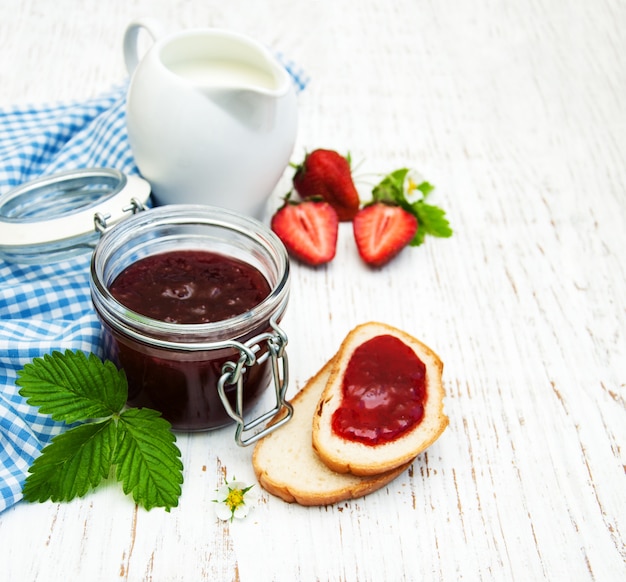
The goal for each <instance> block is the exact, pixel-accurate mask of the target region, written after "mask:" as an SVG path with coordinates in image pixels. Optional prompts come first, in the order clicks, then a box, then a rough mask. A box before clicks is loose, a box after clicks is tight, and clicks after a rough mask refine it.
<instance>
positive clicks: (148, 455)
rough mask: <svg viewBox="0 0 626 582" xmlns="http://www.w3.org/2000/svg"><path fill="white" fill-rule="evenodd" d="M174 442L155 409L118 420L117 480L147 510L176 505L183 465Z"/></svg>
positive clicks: (130, 413) (133, 411) (129, 413)
mask: <svg viewBox="0 0 626 582" xmlns="http://www.w3.org/2000/svg"><path fill="white" fill-rule="evenodd" d="M175 441H176V437H175V436H174V434H173V433H172V431H171V426H170V423H169V422H167V421H166V420H165V419H164V418H162V417H161V415H160V413H159V412H157V411H155V410H150V409H148V408H141V409H139V408H131V409H128V410H125V411H124V412H122V414H121V415H120V417H119V423H118V441H117V450H116V453H115V458H114V459H113V462H114V463H116V464H117V471H116V476H117V480H118V481H121V482H122V487H123V489H124V493H126V494H128V493H132V495H133V499H134V500H135V502H136V503H138V504H139V505H142V506H143V507H145V508H146V509H148V510H149V509H152V508H153V507H164V508H165V509H166V511H169V510H170V509H171V508H172V507H176V506H177V505H178V498H179V497H180V494H181V487H180V485H181V484H182V482H183V476H182V468H183V464H182V462H181V460H180V451H179V450H178V447H177V446H176V445H175V444H174V442H175Z"/></svg>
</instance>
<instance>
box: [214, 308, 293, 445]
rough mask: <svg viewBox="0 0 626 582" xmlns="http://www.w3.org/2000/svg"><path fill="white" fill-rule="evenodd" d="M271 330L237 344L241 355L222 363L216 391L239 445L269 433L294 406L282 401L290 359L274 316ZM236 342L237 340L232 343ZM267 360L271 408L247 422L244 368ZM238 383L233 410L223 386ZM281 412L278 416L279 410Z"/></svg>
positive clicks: (282, 420) (282, 422) (291, 412)
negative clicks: (233, 423) (262, 351)
mask: <svg viewBox="0 0 626 582" xmlns="http://www.w3.org/2000/svg"><path fill="white" fill-rule="evenodd" d="M270 325H271V327H272V329H273V333H269V332H268V333H263V334H260V335H258V336H256V337H254V338H252V339H250V340H249V341H247V342H246V343H245V344H241V343H239V344H238V345H237V346H236V347H237V348H238V350H239V352H240V358H239V360H238V361H237V362H232V361H228V362H226V363H225V364H224V365H223V366H222V375H221V376H220V379H219V381H218V383H217V390H218V393H219V395H220V399H221V400H222V404H223V405H224V409H225V410H226V412H227V413H228V415H229V416H230V417H231V418H232V419H233V420H234V421H235V422H236V423H237V427H236V429H235V440H236V442H237V444H238V445H239V446H242V447H245V446H248V445H251V444H253V443H255V442H256V441H258V440H259V439H261V438H263V437H264V436H266V435H268V434H270V433H271V432H273V431H274V430H276V429H277V428H279V427H280V426H282V425H283V424H285V423H286V422H288V421H289V420H290V419H291V417H292V416H293V407H292V406H291V404H290V403H289V402H288V401H287V400H285V394H286V393H287V387H288V385H289V362H288V359H287V352H286V351H285V347H286V345H287V341H288V340H287V335H286V334H285V332H284V331H283V330H282V329H281V328H280V327H279V326H278V324H277V323H276V321H275V320H274V318H272V319H271V320H270ZM263 342H266V343H267V351H266V352H264V353H262V355H261V356H260V357H259V358H257V356H256V354H257V353H258V352H259V351H260V350H261V344H262V343H263ZM234 343H237V342H234ZM268 358H269V359H270V364H271V369H272V384H273V386H274V401H275V404H274V407H273V408H272V409H271V410H268V411H267V412H264V413H262V414H261V415H260V416H258V417H257V418H254V419H252V420H250V421H249V422H247V423H246V421H245V419H244V416H243V379H244V375H245V372H246V368H248V367H251V366H254V365H255V364H262V363H263V362H265V361H266V360H267V359H268ZM233 385H236V386H237V392H236V395H235V409H234V410H233V407H232V405H231V403H230V401H229V400H228V397H227V395H226V386H233ZM281 412H282V413H283V414H282V415H281V416H278V415H279V413H281ZM270 419H275V421H274V422H273V423H271V424H267V425H266V426H265V427H264V428H262V429H261V430H259V431H256V432H253V433H252V435H251V436H249V437H247V438H244V437H245V434H246V433H247V432H248V431H252V429H254V428H256V427H257V426H259V425H260V424H262V423H264V422H267V421H269V420H270Z"/></svg>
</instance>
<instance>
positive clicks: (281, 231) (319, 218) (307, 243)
mask: <svg viewBox="0 0 626 582" xmlns="http://www.w3.org/2000/svg"><path fill="white" fill-rule="evenodd" d="M271 227H272V230H273V231H274V232H275V233H276V234H277V235H278V238H280V240H282V241H283V244H284V245H285V247H286V248H287V251H288V252H289V254H291V255H292V256H294V257H295V258H297V259H299V260H301V261H302V262H304V263H307V264H309V265H323V264H324V263H328V262H329V261H331V260H332V259H333V258H334V257H335V251H336V248H337V233H338V230H339V220H338V218H337V213H336V212H335V210H334V208H333V207H332V206H331V205H330V204H328V202H324V201H313V200H305V201H304V202H299V203H294V202H291V201H290V200H289V199H287V200H286V201H285V204H284V205H283V206H282V207H281V208H279V209H278V211H277V212H276V213H275V214H274V216H273V217H272V222H271Z"/></svg>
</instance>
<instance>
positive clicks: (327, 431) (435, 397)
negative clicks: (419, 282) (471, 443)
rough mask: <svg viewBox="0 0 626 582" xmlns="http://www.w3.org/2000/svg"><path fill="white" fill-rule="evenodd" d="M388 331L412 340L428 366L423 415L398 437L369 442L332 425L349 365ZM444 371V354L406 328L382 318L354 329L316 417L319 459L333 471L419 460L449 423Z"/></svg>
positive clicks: (376, 470)
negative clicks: (363, 347)
mask: <svg viewBox="0 0 626 582" xmlns="http://www.w3.org/2000/svg"><path fill="white" fill-rule="evenodd" d="M387 334H389V335H393V336H395V337H397V338H398V339H400V340H401V341H402V342H404V343H405V344H406V345H408V346H409V347H410V348H411V349H412V350H413V351H414V352H415V354H416V355H417V356H418V357H419V359H420V360H421V361H422V362H424V364H425V365H426V400H425V405H424V417H423V420H422V421H421V422H420V423H419V424H418V425H417V426H416V427H415V428H413V429H412V430H410V431H409V432H407V433H405V434H404V435H402V436H401V437H399V438H398V439H395V440H393V441H390V442H387V443H383V444H376V445H368V444H364V443H361V442H356V441H351V440H347V439H344V438H342V437H341V436H339V435H337V434H336V433H335V432H334V431H333V430H332V428H331V419H332V416H333V413H334V412H335V410H337V409H338V408H339V407H340V406H341V400H342V383H343V378H344V374H345V370H346V366H347V364H348V362H349V361H350V358H351V357H352V355H353V353H354V351H355V350H356V348H357V347H358V346H360V345H361V344H363V343H364V342H366V341H368V340H370V339H372V338H374V337H377V336H380V335H387ZM442 373H443V363H442V361H441V359H440V358H439V356H438V355H437V354H436V353H435V352H434V351H433V350H431V349H430V348H429V347H428V346H427V345H426V344H424V343H422V342H421V341H419V340H417V339H416V338H414V337H412V336H411V335H409V334H407V333H406V332H404V331H402V330H399V329H397V328H394V327H392V326H389V325H387V324H384V323H378V322H368V323H364V324H362V325H359V326H357V327H356V328H354V329H353V330H352V331H351V332H350V333H349V334H348V335H347V336H346V338H345V340H344V341H343V343H342V344H341V347H340V348H339V352H338V353H337V355H336V357H335V358H334V359H333V365H332V369H331V373H330V377H329V380H328V382H327V384H326V388H325V389H324V392H323V394H322V396H321V398H320V401H319V403H318V407H317V408H316V411H315V415H314V418H313V427H312V443H313V448H314V449H315V451H316V452H317V454H318V456H319V458H320V459H321V460H322V462H323V463H324V464H325V465H326V466H327V467H329V468H330V469H331V470H333V471H336V472H339V473H351V474H353V475H357V476H368V475H377V474H381V473H384V472H387V471H392V470H394V469H395V468H397V467H400V466H402V465H404V464H405V463H407V462H408V461H409V460H411V459H414V458H415V457H416V456H417V455H419V454H420V453H421V452H422V451H424V450H425V449H426V448H427V447H429V446H430V445H431V444H432V443H434V442H435V441H436V440H437V439H438V438H439V436H440V435H441V434H442V433H443V431H444V430H445V429H446V427H447V426H448V417H447V416H446V415H445V414H444V409H443V399H444V389H443V384H442Z"/></svg>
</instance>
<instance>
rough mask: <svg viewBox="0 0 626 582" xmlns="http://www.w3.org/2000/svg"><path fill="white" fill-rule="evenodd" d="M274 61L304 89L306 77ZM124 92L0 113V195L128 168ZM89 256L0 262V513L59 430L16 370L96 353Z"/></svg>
mask: <svg viewBox="0 0 626 582" xmlns="http://www.w3.org/2000/svg"><path fill="white" fill-rule="evenodd" d="M278 58H279V60H280V61H281V62H282V63H283V65H284V66H285V68H286V69H287V70H288V72H289V73H290V74H291V76H292V78H293V81H294V84H295V86H296V89H297V90H298V91H301V90H303V89H304V88H305V86H306V84H307V82H308V79H307V77H306V76H305V74H304V73H303V72H302V71H301V70H300V69H299V68H298V67H297V66H296V65H295V64H294V63H293V62H291V61H288V60H287V59H285V58H284V57H283V56H282V55H278ZM126 89H127V85H126V84H123V85H120V86H119V87H115V88H113V89H112V90H111V91H109V92H108V93H107V94H105V95H102V96H100V97H97V98H95V99H91V100H88V101H84V102H74V103H67V104H54V105H39V106H18V107H12V108H8V109H0V192H2V193H4V192H5V191H7V190H9V189H10V188H12V187H14V186H17V185H20V184H22V183H24V182H27V181H30V180H32V179H35V178H38V177H41V176H44V175H50V174H53V173H56V172H59V171H63V170H70V169H77V168H89V167H108V168H116V169H118V170H121V171H123V172H125V173H127V174H133V173H136V172H137V169H136V167H135V164H134V161H133V158H132V154H131V151H130V148H129V145H128V138H127V134H126V124H125V97H126ZM89 261H90V256H89V255H88V254H86V255H83V256H78V257H74V258H72V259H70V260H66V261H62V262H57V263H53V264H50V265H45V264H42V265H16V264H10V263H7V262H5V261H3V260H2V259H0V445H1V450H0V511H2V510H4V509H6V508H7V507H10V506H12V505H13V504H15V503H16V502H17V501H19V500H20V499H21V497H22V493H21V491H22V486H23V483H24V479H25V478H26V475H27V473H28V468H29V466H30V465H31V463H32V462H33V460H34V459H35V458H36V456H37V455H38V454H39V452H40V451H41V449H42V448H43V447H44V446H45V445H46V444H47V443H48V442H50V440H51V439H52V437H53V436H55V435H57V434H59V433H60V432H62V431H63V429H64V428H65V425H64V424H62V423H57V422H53V421H52V420H50V418H49V417H48V416H45V415H40V414H38V413H37V410H36V409H34V408H32V407H30V406H28V405H27V404H26V402H25V401H24V399H23V398H22V397H21V396H20V395H19V394H18V387H17V386H16V385H15V379H16V378H17V372H18V370H21V369H22V368H23V367H24V365H25V364H27V363H28V362H30V361H31V360H32V359H33V358H35V357H42V356H43V355H44V354H47V353H51V352H52V351H54V350H60V351H65V350H66V349H71V350H83V351H85V352H94V353H96V354H97V355H99V356H101V355H102V352H101V345H100V339H101V338H100V325H99V323H98V320H97V317H96V315H95V313H94V311H93V308H92V305H91V298H90V295H89ZM44 262H45V257H42V263H44Z"/></svg>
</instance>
